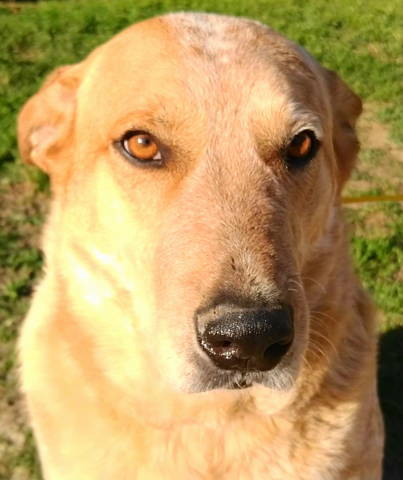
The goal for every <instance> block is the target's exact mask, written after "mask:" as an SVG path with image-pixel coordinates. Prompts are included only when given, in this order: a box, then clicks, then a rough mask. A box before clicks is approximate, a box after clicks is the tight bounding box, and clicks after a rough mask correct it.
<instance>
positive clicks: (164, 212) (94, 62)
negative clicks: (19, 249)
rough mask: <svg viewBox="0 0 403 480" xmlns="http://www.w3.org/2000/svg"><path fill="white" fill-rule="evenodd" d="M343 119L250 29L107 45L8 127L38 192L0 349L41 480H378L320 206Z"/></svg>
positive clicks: (330, 89) (273, 41) (356, 108)
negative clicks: (31, 234) (6, 354)
mask: <svg viewBox="0 0 403 480" xmlns="http://www.w3.org/2000/svg"><path fill="white" fill-rule="evenodd" d="M361 109H362V106H361V101H360V99H359V98H358V97H357V96H356V95H355V94H354V93H353V92H352V91H351V90H350V89H349V88H348V87H347V85H346V84H345V83H344V82H343V81H342V80H341V79H340V78H339V77H338V76H337V75H336V74H335V73H334V72H331V71H329V70H327V69H326V68H324V67H322V66H321V65H319V63H318V62H317V61H315V60H314V59H313V58H312V57H311V56H310V55H309V54H308V53H307V52H306V51H305V50H304V49H302V48H300V47H299V46H297V45H295V44H294V43H292V42H291V41H289V40H287V39H286V38H284V37H283V36H281V35H280V34H278V33H276V32H274V31H273V30H271V29H269V28H268V27H266V26H264V25H262V24H260V23H258V22H256V21H252V20H248V19H243V18H232V17H227V16H220V15H213V14H199V13H176V14H167V15H164V16H161V17H156V18H153V19H150V20H146V21H144V22H141V23H138V24H135V25H134V26H131V27H129V28H128V29H126V30H124V31H123V32H121V33H120V34H118V35H116V36H115V37H114V38H112V39H111V40H110V41H108V42H107V43H105V44H104V45H102V46H100V47H99V48H97V49H95V50H94V51H93V52H92V53H91V54H90V55H89V56H88V57H87V58H86V59H85V60H84V61H82V62H80V63H78V64H75V65H69V66H63V67H60V68H58V69H57V70H56V71H55V72H53V74H51V75H50V77H49V78H48V79H47V80H46V81H45V83H44V85H43V86H42V88H41V89H40V90H39V92H38V93H37V94H36V95H34V96H33V97H32V98H31V99H30V100H29V101H28V102H27V103H26V104H25V106H24V107H23V109H22V111H21V113H20V115H19V119H18V136H19V148H20V151H21V156H22V158H23V159H25V160H26V161H28V162H31V163H34V164H36V165H37V166H39V167H40V168H41V169H43V170H44V171H45V172H47V173H48V174H49V175H50V178H51V185H52V202H51V211H50V215H49V218H48V221H47V224H46V227H45V231H44V235H43V249H44V252H45V256H46V264H45V274H44V276H43V279H42V280H41V282H40V284H39V286H38V288H37V290H36V292H35V295H34V298H33V302H32V306H31V309H30V311H29V313H28V316H27V318H26V320H25V322H24V325H23V328H22V332H21V335H20V341H19V358H20V363H21V387H22V391H23V393H24V395H25V398H26V402H27V408H28V412H29V416H30V420H31V424H32V427H33V431H34V434H35V438H36V442H37V444H38V449H39V454H40V459H41V464H42V468H43V474H44V478H45V479H46V480H106V479H108V480H110V479H114V480H124V479H130V480H132V479H139V480H145V479H147V480H148V479H175V480H176V479H186V480H189V479H214V480H217V479H230V480H233V479H234V480H235V479H240V480H241V479H247V480H257V479H258V480H263V479H265V480H266V479H267V480H297V479H298V480H379V479H380V478H381V463H382V451H383V425H382V417H381V413H380V409H379V403H378V398H377V391H376V328H375V320H374V310H373V306H372V303H371V301H370V300H369V299H368V297H367V295H366V293H365V292H364V291H363V289H362V287H361V286H360V283H359V280H358V279H357V278H356V276H355V274H354V271H353V267H352V263H351V259H350V254H349V251H348V250H349V248H348V239H347V234H346V227H345V224H344V222H343V219H342V215H341V207H340V204H341V190H342V187H343V185H344V183H345V182H346V180H347V179H348V177H349V175H350V173H351V171H352V169H353V167H354V164H355V160H356V156H357V152H358V149H359V143H358V140H357V136H356V132H355V123H356V120H357V118H358V116H359V115H360V113H361Z"/></svg>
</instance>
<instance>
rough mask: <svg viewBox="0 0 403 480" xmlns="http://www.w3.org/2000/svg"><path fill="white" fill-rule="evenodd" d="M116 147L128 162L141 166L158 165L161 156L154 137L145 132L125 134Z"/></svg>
mask: <svg viewBox="0 0 403 480" xmlns="http://www.w3.org/2000/svg"><path fill="white" fill-rule="evenodd" d="M118 143H119V145H118V147H119V148H120V149H121V151H122V152H123V153H124V155H125V156H126V157H128V158H129V160H134V161H136V162H137V163H141V164H154V165H155V164H158V165H159V164H160V163H161V160H162V155H161V152H160V148H159V146H158V144H157V142H156V140H155V139H154V137H153V136H152V135H151V134H149V133H147V132H139V131H129V132H126V133H125V134H124V135H123V137H122V138H121V140H120V141H119V142H118Z"/></svg>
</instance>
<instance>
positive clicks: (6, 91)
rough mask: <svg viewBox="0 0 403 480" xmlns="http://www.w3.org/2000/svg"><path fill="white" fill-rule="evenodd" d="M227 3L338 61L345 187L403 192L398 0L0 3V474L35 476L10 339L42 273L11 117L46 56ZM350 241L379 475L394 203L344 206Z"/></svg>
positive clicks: (391, 320)
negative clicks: (374, 335)
mask: <svg viewBox="0 0 403 480" xmlns="http://www.w3.org/2000/svg"><path fill="white" fill-rule="evenodd" d="M178 10H197V11H211V12H218V13H229V14H232V15H241V16H247V17H251V18H255V19H257V20H260V21H262V22H264V23H267V24H269V25H271V26H272V27H274V28H275V29H277V30H279V31H280V32H282V33H284V34H285V35H287V36H288V37H290V38H291V39H293V40H295V41H296V42H298V43H299V44H301V45H303V46H304V47H305V48H307V49H308V50H309V51H310V52H311V53H312V54H314V56H316V57H317V58H318V60H319V61H321V62H322V63H323V64H324V65H326V66H327V67H329V68H332V69H334V70H336V71H338V72H339V73H340V74H341V76H342V77H343V78H344V79H345V80H346V81H347V83H348V84H349V85H351V86H352V87H353V88H354V89H355V91H356V92H357V93H359V95H361V97H362V98H363V99H364V101H365V105H366V108H365V112H364V115H363V118H362V121H361V123H360V137H361V141H362V152H361V154H360V164H359V167H358V169H357V171H356V172H355V174H354V177H353V179H352V180H351V181H350V183H349V185H348V187H347V191H348V193H349V194H353V195H364V194H381V193H397V192H402V193H403V7H402V5H401V0H384V1H379V0H366V1H365V2H364V1H355V0H350V1H342V0H335V1H333V2H332V3H331V2H329V1H328V0H315V1H314V0H310V1H301V0H283V1H281V2H280V1H278V0H248V1H246V0H245V1H242V0H240V1H238V2H236V1H235V0H233V1H229V0H219V1H217V0H215V1H214V0H199V1H196V0H179V1H173V0H159V1H151V0H137V1H136V0H109V1H106V0H59V1H49V2H48V1H43V2H37V3H28V2H0V480H24V479H40V478H41V477H40V473H39V469H38V464H37V459H36V455H35V450H34V447H33V441H32V436H31V434H30V433H29V430H28V429H27V427H26V425H25V421H24V415H23V407H22V402H21V399H20V397H19V395H18V393H17V389H16V385H17V382H16V362H15V352H14V347H15V338H16V334H17V331H18V328H19V325H20V323H21V319H22V318H23V315H24V314H25V312H26V309H27V306H28V304H29V298H30V295H31V293H32V288H33V285H34V284H35V282H36V281H37V279H38V276H39V275H40V269H41V265H42V255H41V253H40V251H39V249H38V244H39V242H38V238H39V231H40V227H41V225H42V222H43V218H44V215H45V214H46V210H47V207H48V190H49V187H48V181H47V178H46V177H45V176H44V175H43V174H41V173H40V172H39V171H37V170H36V169H34V168H32V167H27V166H25V165H22V163H21V162H20V160H19V157H18V153H17V148H16V140H15V118H16V113H17V112H18V110H19V108H20V107H21V105H22V104H23V103H24V101H25V100H26V99H27V98H28V97H29V96H30V95H32V94H33V93H34V92H35V91H36V90H37V88H38V87H39V85H40V84H41V82H42V81H43V79H44V77H45V76H46V74H47V73H48V72H49V71H51V70H52V69H53V68H54V67H56V66H58V65H61V64H66V63H74V62H76V61H78V60H80V59H82V58H83V57H84V56H85V55H86V54H87V53H88V52H89V51H90V50H91V49H92V48H94V47H95V46H96V45H98V44H99V43H101V42H103V41H104V40H106V39H108V38H110V37H111V36H112V35H113V34H114V33H116V32H117V31H119V30H120V29H122V28H124V27H125V26H127V25H129V24H130V23H133V22H135V21H138V20H141V19H144V18H147V17H150V16H153V15H156V14H159V13H164V12H168V11H178ZM346 217H347V219H348V221H349V223H350V225H351V234H352V242H351V244H352V252H353V254H354V260H355V264H356V267H357V270H358V272H359V275H360V276H361V278H362V279H363V282H364V284H365V286H366V287H367V288H368V289H369V290H370V291H371V293H372V295H373V297H374V299H375V301H376V303H377V304H378V306H379V311H380V314H379V320H380V321H379V324H380V327H379V328H380V333H381V340H380V375H379V385H380V395H381V402H382V408H383V410H384V413H385V420H386V428H387V434H388V435H387V448H386V471H387V475H385V479H387V480H392V479H393V480H401V479H403V433H402V431H403V380H402V379H403V362H402V360H403V215H402V204H398V203H375V204H360V205H358V206H352V207H350V208H346Z"/></svg>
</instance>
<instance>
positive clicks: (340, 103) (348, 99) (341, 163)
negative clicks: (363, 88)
mask: <svg viewBox="0 0 403 480" xmlns="http://www.w3.org/2000/svg"><path fill="white" fill-rule="evenodd" d="M326 79H327V87H328V92H329V96H330V101H331V104H332V110H333V147H334V151H335V153H336V157H337V164H338V169H339V179H340V183H339V188H340V189H341V188H342V187H343V185H344V183H345V182H346V181H347V180H348V178H349V177H350V174H351V172H352V170H353V168H354V166H355V162H356V158H357V154H358V151H359V149H360V143H359V141H358V137H357V133H356V130H355V125H356V122H357V119H358V117H359V116H360V114H361V112H362V102H361V99H360V98H359V97H358V96H357V95H356V94H355V93H354V92H353V91H352V90H351V89H350V88H349V87H348V86H347V85H346V84H345V83H344V82H343V80H341V79H340V78H339V76H338V75H337V74H336V73H335V72H332V71H330V70H326Z"/></svg>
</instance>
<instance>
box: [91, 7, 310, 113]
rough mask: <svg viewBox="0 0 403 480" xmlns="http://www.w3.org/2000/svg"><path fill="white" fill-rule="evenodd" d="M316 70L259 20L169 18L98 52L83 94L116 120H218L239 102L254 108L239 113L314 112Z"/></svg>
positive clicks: (142, 27)
mask: <svg viewBox="0 0 403 480" xmlns="http://www.w3.org/2000/svg"><path fill="white" fill-rule="evenodd" d="M314 67H315V65H314V63H313V61H312V60H311V59H310V57H309V56H308V55H306V56H305V54H304V52H303V51H302V50H301V49H299V48H298V47H297V46H296V45H294V44H293V43H292V42H289V41H288V40H287V39H285V38H284V37H282V36H281V35H279V34H277V33H276V32H274V31H272V30H271V29H269V28H268V27H266V26H264V25H262V24H260V23H258V22H254V21H251V20H247V19H239V18H234V17H226V16H220V15H211V14H189V13H186V14H185V13H179V14H169V15H165V16H162V17H156V18H154V19H151V20H147V21H145V22H141V23H139V24H136V25H134V26H132V27H130V28H129V29H127V30H125V31H124V32H122V33H121V34H119V35H117V36H116V37H115V38H113V39H112V40H111V41H110V42H108V43H107V44H105V45H104V46H103V47H101V48H100V49H99V51H98V53H97V55H96V56H95V61H94V62H93V66H92V68H90V69H89V73H88V75H87V77H86V79H85V82H84V83H85V84H86V85H84V87H83V88H82V92H83V93H82V95H83V97H85V99H86V100H85V103H86V104H87V106H88V108H89V109H92V111H93V110H94V109H96V111H98V112H100V113H102V114H103V117H104V118H109V119H110V120H111V121H112V119H116V120H118V119H119V118H123V117H125V116H127V115H130V114H131V112H133V111H135V110H137V111H144V112H146V111H147V110H149V111H150V110H152V111H153V112H154V113H156V112H157V110H164V115H166V116H169V109H171V110H175V114H176V113H177V111H178V105H180V110H181V111H182V115H186V114H187V112H192V111H193V112H196V110H197V111H198V112H199V113H200V111H205V112H207V111H208V110H211V112H213V114H214V115H215V116H216V115H217V112H218V111H219V110H227V111H228V109H229V105H230V104H231V105H233V106H235V105H236V104H238V107H240V105H241V104H242V102H243V103H245V104H246V103H248V105H249V107H248V108H247V109H245V108H242V107H240V108H238V109H237V111H238V112H239V111H243V112H245V111H246V110H248V109H249V111H250V110H251V109H253V108H257V109H258V110H260V111H261V112H270V111H281V110H284V106H285V105H288V106H290V105H291V104H294V106H295V105H296V104H298V105H299V106H300V105H302V106H303V108H302V110H304V109H306V110H311V111H314V110H318V108H315V105H314V102H315V98H318V95H316V96H315V95H313V92H314V91H315V88H317V85H316V82H317V75H316V74H315V72H314V70H315V68H314ZM290 72H291V75H290V74H289V73H290ZM90 97H92V99H93V105H91V101H89V98H90ZM316 107H317V105H316ZM300 110H301V109H300ZM234 111H235V109H234ZM211 112H210V113H211ZM207 114H208V112H207ZM177 120H180V119H177Z"/></svg>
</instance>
